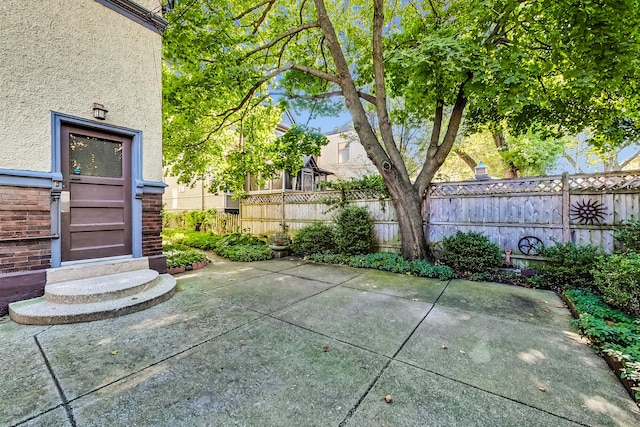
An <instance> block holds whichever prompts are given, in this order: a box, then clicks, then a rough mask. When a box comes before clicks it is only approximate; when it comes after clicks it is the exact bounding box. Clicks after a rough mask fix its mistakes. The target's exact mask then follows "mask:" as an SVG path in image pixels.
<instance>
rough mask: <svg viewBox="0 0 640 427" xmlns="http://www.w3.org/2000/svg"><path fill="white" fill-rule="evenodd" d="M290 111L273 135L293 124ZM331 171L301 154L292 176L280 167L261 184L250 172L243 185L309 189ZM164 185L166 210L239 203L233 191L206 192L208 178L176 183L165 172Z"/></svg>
mask: <svg viewBox="0 0 640 427" xmlns="http://www.w3.org/2000/svg"><path fill="white" fill-rule="evenodd" d="M295 123H296V121H295V118H294V117H293V115H292V114H291V113H290V112H289V111H286V112H285V114H283V116H282V120H281V122H280V123H279V124H278V126H277V127H276V129H275V135H276V137H278V136H282V135H283V134H284V133H285V132H286V131H287V130H289V127H290V126H291V125H292V124H295ZM331 174H332V172H331V171H327V170H324V169H322V168H320V167H319V166H318V164H317V158H316V157H312V156H305V157H304V158H303V167H302V169H301V170H300V171H299V172H298V174H297V175H296V176H291V174H290V173H289V172H286V171H282V173H281V175H280V177H278V178H275V179H272V180H269V181H267V182H265V183H264V185H263V186H262V187H260V186H259V185H258V180H257V179H256V178H255V177H253V176H248V177H247V178H246V183H245V189H246V190H247V191H248V192H249V193H250V194H251V193H254V194H255V193H271V192H282V191H283V186H284V190H285V191H313V190H316V189H317V188H318V183H319V182H320V181H323V180H326V179H327V176H329V175H331ZM165 182H166V183H167V185H168V187H167V189H166V191H165V193H164V196H163V203H164V208H165V209H166V210H167V211H187V210H205V209H215V210H216V211H218V212H222V213H238V212H239V209H240V203H239V201H238V200H234V199H233V193H230V192H221V193H220V194H213V193H210V192H209V191H208V190H207V188H208V186H209V183H210V178H208V179H200V180H197V181H196V182H195V183H193V185H187V184H180V183H178V180H177V178H175V177H172V176H165Z"/></svg>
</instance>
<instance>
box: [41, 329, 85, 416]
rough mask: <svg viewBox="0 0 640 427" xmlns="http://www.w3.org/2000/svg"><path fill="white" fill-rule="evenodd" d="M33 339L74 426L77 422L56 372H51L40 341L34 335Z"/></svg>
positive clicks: (51, 368)
mask: <svg viewBox="0 0 640 427" xmlns="http://www.w3.org/2000/svg"><path fill="white" fill-rule="evenodd" d="M33 339H34V341H35V342H36V346H37V347H38V350H39V351H40V355H42V358H43V359H44V364H45V366H46V367H47V370H48V371H49V375H51V378H52V379H53V383H54V384H55V386H56V389H57V390H58V395H59V396H60V398H61V399H62V406H63V407H64V410H65V412H66V413H67V418H69V423H70V424H71V426H72V427H76V425H77V424H76V419H75V417H74V416H73V410H72V409H71V405H69V400H68V399H67V396H66V395H65V394H64V390H62V387H61V386H60V382H59V381H58V378H57V377H56V374H55V373H54V372H53V367H52V366H51V363H49V359H48V358H47V355H46V354H45V353H44V349H43V348H42V346H41V345H40V341H38V337H37V336H36V335H34V336H33Z"/></svg>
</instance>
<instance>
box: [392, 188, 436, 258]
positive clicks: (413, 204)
mask: <svg viewBox="0 0 640 427" xmlns="http://www.w3.org/2000/svg"><path fill="white" fill-rule="evenodd" d="M389 192H390V193H391V197H392V199H393V205H394V207H395V208H396V214H397V216H398V226H399V228H400V236H402V238H401V249H400V253H401V254H402V256H403V257H404V258H405V259H427V258H428V253H429V252H428V251H427V240H426V238H425V229H424V225H423V220H422V209H421V206H422V200H421V197H419V195H418V192H417V191H416V190H415V189H413V188H412V189H411V190H409V191H406V192H399V193H398V192H394V191H392V190H389Z"/></svg>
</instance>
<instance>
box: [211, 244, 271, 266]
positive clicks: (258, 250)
mask: <svg viewBox="0 0 640 427" xmlns="http://www.w3.org/2000/svg"><path fill="white" fill-rule="evenodd" d="M216 253H217V254H218V255H220V256H221V257H224V258H227V259H230V260H231V261H242V262H251V261H263V260H267V259H271V258H273V252H272V251H271V249H269V247H267V246H266V245H265V244H264V243H262V244H261V245H255V244H249V245H234V246H222V247H220V248H219V249H218V250H217V251H216Z"/></svg>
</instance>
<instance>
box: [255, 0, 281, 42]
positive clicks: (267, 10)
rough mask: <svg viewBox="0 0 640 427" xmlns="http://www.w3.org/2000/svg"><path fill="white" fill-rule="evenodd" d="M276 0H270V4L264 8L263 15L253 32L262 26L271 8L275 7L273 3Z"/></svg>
mask: <svg viewBox="0 0 640 427" xmlns="http://www.w3.org/2000/svg"><path fill="white" fill-rule="evenodd" d="M275 2H276V1H275V0H272V1H270V2H269V4H268V5H267V8H266V9H265V10H264V12H262V16H261V17H260V19H258V21H257V22H256V23H255V26H254V28H253V34H255V33H257V32H258V28H260V25H262V23H263V22H264V20H265V19H266V18H267V14H268V13H269V11H270V10H271V8H272V7H273V4H274V3H275Z"/></svg>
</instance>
